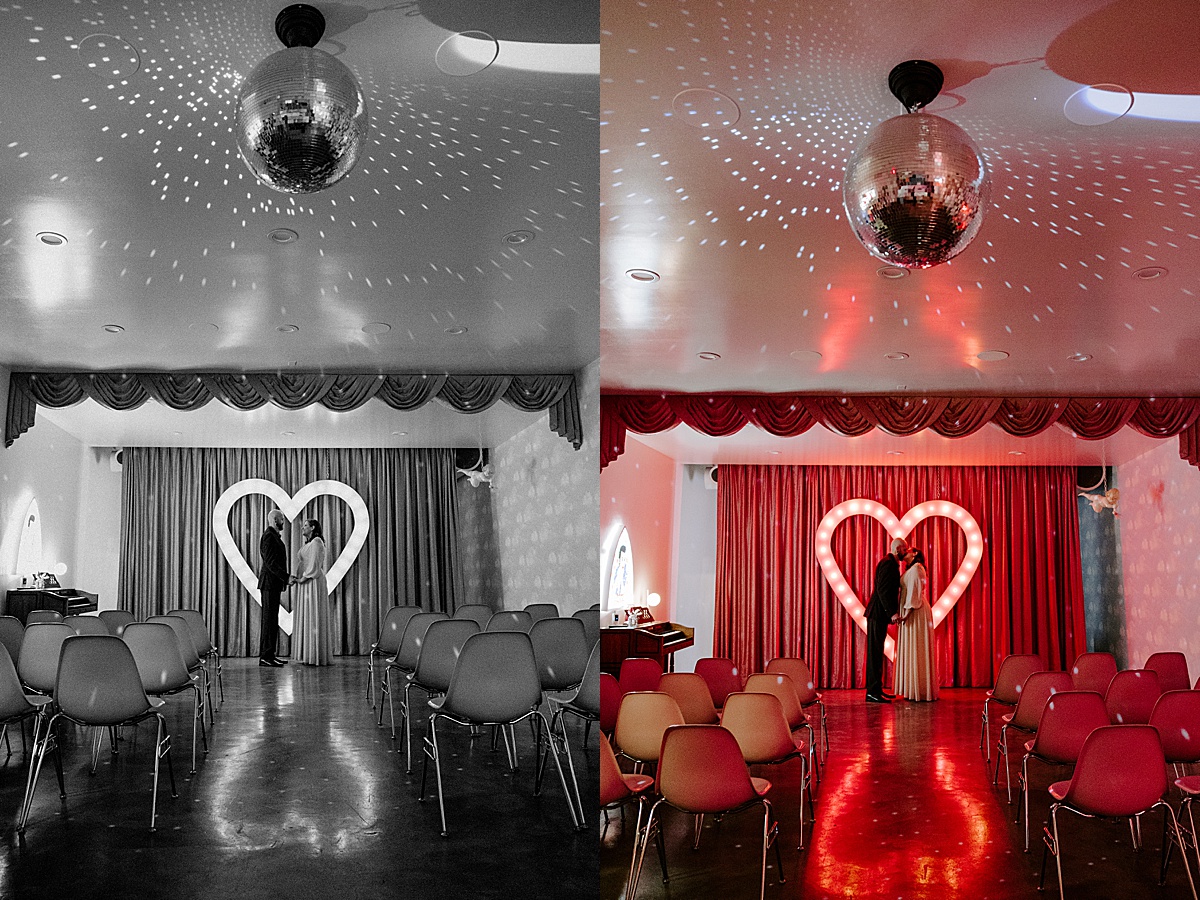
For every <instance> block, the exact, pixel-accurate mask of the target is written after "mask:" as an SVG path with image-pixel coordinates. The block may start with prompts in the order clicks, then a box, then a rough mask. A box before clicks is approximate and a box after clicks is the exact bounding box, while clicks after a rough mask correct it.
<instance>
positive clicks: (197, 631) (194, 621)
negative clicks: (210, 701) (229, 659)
mask: <svg viewBox="0 0 1200 900" xmlns="http://www.w3.org/2000/svg"><path fill="white" fill-rule="evenodd" d="M167 615H168V616H179V618H181V619H183V621H185V622H187V624H188V630H189V631H191V633H192V643H193V644H195V645H196V652H197V653H198V654H199V655H200V658H201V659H202V660H204V662H205V664H206V665H207V664H209V663H212V672H211V673H209V674H208V679H209V680H210V681H211V680H212V677H213V675H216V678H217V696H219V697H220V698H221V702H222V703H224V702H225V682H224V679H223V678H222V677H221V673H222V669H221V651H220V650H218V649H217V645H216V644H214V643H213V642H212V636H211V635H210V634H209V633H208V621H207V620H206V619H205V618H204V614H203V613H202V612H200V610H198V609H172V610H169V611H168V612H167Z"/></svg>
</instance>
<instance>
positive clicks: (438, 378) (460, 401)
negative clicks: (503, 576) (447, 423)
mask: <svg viewBox="0 0 1200 900" xmlns="http://www.w3.org/2000/svg"><path fill="white" fill-rule="evenodd" d="M89 397H90V398H91V399H92V400H95V401H96V402H97V403H99V404H100V405H102V406H106V407H108V408H109V409H118V410H126V409H137V408H138V407H139V406H141V405H142V404H143V403H145V402H146V401H147V400H155V401H157V402H159V403H161V404H163V405H164V406H169V407H170V408H171V409H178V410H192V409H199V408H200V407H202V406H204V405H205V404H206V403H208V402H209V401H210V400H213V399H214V398H215V399H217V400H219V401H220V402H222V403H224V404H225V405H226V406H230V407H232V408H233V409H238V410H252V409H258V408H259V407H260V406H263V405H265V404H267V403H273V404H275V405H276V406H278V407H281V408H282V409H289V410H295V409H302V408H303V407H306V406H310V405H312V404H314V403H319V404H321V406H324V407H325V408H326V409H329V410H332V411H333V412H345V411H346V410H351V409H356V408H358V407H360V406H362V405H363V404H364V403H366V402H367V401H368V400H371V399H372V398H374V399H377V400H381V401H382V402H384V403H386V404H387V405H388V406H390V407H391V408H392V409H398V410H412V409H417V408H418V407H420V406H424V405H425V404H426V403H428V402H429V401H430V400H432V399H434V398H435V397H436V398H437V399H439V400H441V401H442V402H443V403H445V404H446V405H448V406H449V407H451V408H452V409H455V410H457V411H458V412H461V413H477V412H482V411H483V410H485V409H488V408H489V407H491V406H492V405H493V404H495V403H496V402H497V401H500V400H503V401H504V402H505V403H507V404H509V405H510V406H513V407H515V408H517V409H519V410H521V411H523V412H540V411H542V410H549V411H550V429H551V430H552V431H553V432H554V433H555V434H558V435H560V436H561V437H564V438H566V439H567V440H568V441H570V442H571V445H572V446H573V447H574V448H575V449H576V450H578V449H579V448H580V446H581V445H582V443H583V420H582V418H581V416H580V411H579V388H578V386H577V385H576V382H575V376H574V375H336V374H316V373H307V374H305V373H295V374H293V373H289V374H277V373H254V372H248V373H245V374H230V373H219V372H187V373H184V372H13V373H12V376H11V377H10V379H9V386H8V415H7V417H6V420H5V423H4V446H6V447H9V446H12V443H13V441H15V440H16V439H17V438H18V437H20V436H21V435H22V434H24V433H25V432H26V431H28V430H29V429H30V428H32V427H33V424H34V418H35V415H36V412H37V407H39V406H44V407H47V408H48V409H61V408H63V407H66V406H73V405H74V404H76V403H79V402H81V401H82V400H84V399H86V398H89Z"/></svg>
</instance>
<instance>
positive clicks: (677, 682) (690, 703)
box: [658, 672, 721, 725]
mask: <svg viewBox="0 0 1200 900" xmlns="http://www.w3.org/2000/svg"><path fill="white" fill-rule="evenodd" d="M658 690H659V691H660V692H661V693H664V694H670V695H671V696H672V697H674V698H675V702H676V703H678V704H679V711H680V712H681V713H683V721H684V722H686V723H687V724H688V725H719V724H720V722H721V717H720V715H718V713H717V708H716V707H715V706H713V702H712V696H711V695H710V694H709V693H708V685H707V684H705V683H704V679H703V678H701V677H700V676H699V675H697V674H696V673H695V672H667V673H665V674H664V675H663V677H662V679H661V680H660V681H659V682H658Z"/></svg>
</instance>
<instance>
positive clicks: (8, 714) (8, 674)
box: [0, 644, 62, 780]
mask: <svg viewBox="0 0 1200 900" xmlns="http://www.w3.org/2000/svg"><path fill="white" fill-rule="evenodd" d="M49 705H50V698H49V697H43V696H39V695H29V694H26V693H25V689H24V688H22V687H21V679H20V678H18V677H17V667H16V666H14V665H13V662H12V657H11V656H9V655H8V650H7V649H6V648H5V647H4V645H3V644H0V729H2V733H3V734H4V740H5V742H6V743H7V741H8V726H9V725H19V726H20V727H21V747H22V749H24V748H25V746H26V745H25V720H26V719H29V718H33V717H35V716H36V717H38V718H37V719H36V721H35V722H34V726H33V739H34V742H35V743H36V741H37V736H38V731H39V728H40V725H41V718H42V715H43V713H44V711H45V709H46V708H47V707H48V706H49ZM8 755H9V756H12V746H11V745H9V748H8ZM61 778H62V771H61V767H60V770H59V779H60V780H61Z"/></svg>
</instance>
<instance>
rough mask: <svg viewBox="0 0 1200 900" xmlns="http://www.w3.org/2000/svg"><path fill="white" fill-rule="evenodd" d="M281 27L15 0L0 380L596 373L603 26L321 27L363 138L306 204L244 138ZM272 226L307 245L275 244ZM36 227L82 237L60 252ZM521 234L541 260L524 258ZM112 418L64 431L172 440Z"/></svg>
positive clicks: (465, 13) (0, 250)
mask: <svg viewBox="0 0 1200 900" xmlns="http://www.w3.org/2000/svg"><path fill="white" fill-rule="evenodd" d="M285 5H287V4H286V3H285V2H283V0H273V2H262V0H249V2H247V0H226V2H220V0H204V2H195V0H144V2H139V3H135V4H128V3H123V2H115V0H114V2H110V0H90V2H87V3H69V2H65V0H54V2H43V3H36V4H7V5H0V83H2V84H3V85H4V89H3V91H2V92H0V134H2V135H3V140H2V141H0V311H2V317H3V331H4V340H3V341H2V342H0V366H5V367H8V368H10V369H22V368H40V369H60V368H63V369H94V370H114V371H120V370H124V371H134V370H208V371H327V372H421V371H436V372H445V371H450V372H490V373H509V372H521V373H524V372H569V371H575V370H579V369H582V368H583V367H584V366H586V365H587V364H589V363H591V362H593V361H594V360H595V359H596V358H597V356H598V354H599V349H598V337H597V333H598V324H599V313H598V306H597V301H596V297H597V286H596V272H597V267H598V237H597V235H598V224H597V214H596V171H597V144H598V137H597V134H598V117H597V109H598V92H597V86H598V78H597V71H598V65H599V47H598V44H597V29H596V23H597V18H598V13H597V11H596V10H597V6H596V4H595V3H587V2H584V3H572V4H559V3H555V2H552V0H510V2H505V3H502V4H499V3H498V4H475V3H470V4H468V3H463V2H459V0H423V2H421V3H420V4H417V3H390V2H388V3H385V2H373V3H349V2H346V3H341V2H325V0H320V2H317V3H315V4H313V5H315V6H317V7H318V8H319V9H321V10H322V12H323V13H324V15H325V17H326V20H327V26H326V32H325V37H324V38H323V40H322V42H321V43H320V44H319V45H318V47H319V48H320V49H323V50H326V51H328V52H330V53H333V54H335V55H336V56H338V58H339V59H341V60H342V62H344V63H346V65H348V66H349V67H350V68H351V70H352V71H353V72H354V73H355V74H356V76H357V78H358V80H359V82H360V84H361V86H362V89H363V93H364V95H365V97H366V99H367V104H368V107H369V111H370V128H371V134H370V139H369V142H368V144H367V148H366V150H365V152H364V155H363V157H362V158H361V159H360V160H359V163H358V166H357V168H356V169H355V170H354V171H353V172H352V173H351V174H350V175H349V176H348V177H347V178H346V179H345V180H344V181H342V182H341V183H339V184H337V185H335V186H334V187H332V188H329V189H327V190H325V191H322V192H320V193H317V194H310V195H300V196H291V195H286V194H281V193H276V192H274V191H272V190H270V189H268V188H266V187H262V186H260V185H259V184H257V183H256V181H255V180H254V178H253V176H252V175H251V174H250V172H249V171H248V170H247V169H246V167H245V165H244V164H243V163H242V161H241V159H240V157H239V156H238V152H237V146H236V141H235V138H234V133H233V131H232V122H233V115H234V111H235V102H236V95H237V90H238V86H239V84H240V82H241V80H242V79H243V77H244V76H245V75H246V74H247V73H248V72H249V71H250V69H251V68H253V66H254V65H256V64H257V63H258V62H260V61H261V60H263V59H264V58H266V57H267V56H268V55H270V54H271V53H273V52H275V51H276V50H278V49H281V47H282V45H281V44H280V43H279V41H278V39H277V38H276V36H275V33H274V27H273V23H274V19H275V16H276V14H277V13H278V11H279V10H280V9H282V8H283V7H284V6H285ZM463 32H472V33H484V34H486V35H490V36H491V38H492V39H494V40H495V41H496V45H495V46H496V49H497V50H498V55H497V57H496V60H495V62H494V63H492V64H491V65H490V66H488V67H487V68H485V69H483V70H482V71H479V72H476V73H474V74H470V75H456V74H446V72H447V71H450V72H454V71H461V70H460V69H458V68H456V67H457V65H458V64H460V63H461V62H462V58H463V57H462V54H458V55H456V53H455V47H461V46H462V45H463V43H464V42H467V43H470V44H472V46H478V45H479V44H480V43H481V42H482V41H483V38H480V37H479V36H478V35H476V36H475V37H473V38H456V37H455V36H456V35H459V34H461V33H463ZM101 45H103V47H102V46H101ZM90 63H98V65H96V66H95V67H91V66H90V65H89V64H90ZM112 71H116V72H117V74H116V75H113V74H111V73H112ZM278 228H288V229H291V230H293V231H295V232H296V233H297V235H298V239H297V240H296V241H295V242H294V243H291V244H287V245H280V244H276V243H274V242H273V241H272V240H271V239H270V238H269V237H268V234H269V233H270V232H271V231H273V230H275V229H278ZM42 231H54V232H59V233H61V234H63V235H65V236H66V237H67V241H68V242H67V244H66V245H65V246H60V247H48V246H45V245H44V244H42V243H40V242H39V241H38V239H37V237H36V235H37V234H38V233H39V232H42ZM514 231H525V232H529V233H530V234H531V235H532V236H533V239H532V240H531V241H528V242H526V243H522V244H519V245H513V244H510V243H507V242H506V241H505V236H506V235H508V234H510V233H511V232H514ZM105 325H120V326H122V327H123V329H124V330H123V331H121V332H120V333H118V334H109V333H107V332H105V331H104V330H103V326H105ZM285 325H295V326H298V327H299V330H297V331H291V332H284V331H280V330H279V329H280V327H281V326H285ZM383 326H387V327H386V329H385V328H384V327H383ZM452 327H465V328H466V329H467V331H466V333H465V334H459V335H455V334H450V333H448V332H447V330H446V329H448V328H452ZM364 329H366V330H364ZM377 332H382V333H377ZM367 409H368V410H369V414H364V415H363V416H359V417H357V419H358V422H356V425H355V427H356V428H357V427H359V426H360V425H361V427H362V428H364V429H368V430H369V432H368V435H369V436H364V435H362V434H359V435H358V436H357V437H355V438H354V440H356V441H368V442H371V441H374V440H375V439H376V437H377V436H378V435H379V434H381V433H382V432H385V431H386V432H387V436H388V437H389V438H390V437H391V431H393V430H410V431H411V429H408V428H403V427H399V428H398V427H397V426H396V425H395V421H396V420H395V418H394V417H391V416H387V415H383V416H381V417H379V418H378V420H377V419H376V416H375V413H376V412H377V411H379V410H383V409H384V407H383V406H382V404H374V403H372V404H368V407H367ZM433 412H435V410H434V409H433V408H430V409H429V410H427V413H433ZM217 414H218V411H217V410H216V408H215V405H214V410H213V411H212V415H217ZM122 415H124V414H119V413H115V412H114V413H108V414H101V415H98V416H97V415H92V414H90V413H88V412H87V411H86V410H85V409H84V408H83V407H82V406H81V407H79V408H77V412H67V413H60V414H57V415H56V417H55V421H57V422H58V423H59V424H60V425H62V427H64V428H66V429H67V430H68V431H72V432H73V433H78V434H80V435H82V436H83V437H82V439H83V440H84V441H85V442H86V443H90V444H96V445H103V444H114V443H149V444H155V443H176V442H181V441H179V436H178V435H173V434H171V432H173V431H175V430H180V429H179V428H177V427H175V426H174V425H173V424H172V423H170V422H167V421H166V420H165V419H161V420H160V419H158V418H156V417H155V416H153V415H151V414H150V410H146V411H145V414H143V415H141V416H140V418H139V416H138V415H131V416H130V417H129V418H128V419H127V420H123V421H121V422H120V423H117V422H115V421H110V419H116V418H117V417H120V416H122ZM404 416H405V417H406V421H410V422H414V421H415V422H419V423H421V424H420V425H419V426H414V427H420V428H428V429H429V431H428V434H427V435H423V436H422V437H421V438H420V439H419V440H415V442H416V443H419V444H426V445H428V444H429V443H432V441H434V440H438V441H440V440H453V441H456V442H457V441H462V442H463V444H464V445H466V446H470V445H473V444H475V443H477V441H478V440H479V431H480V426H481V424H482V425H483V426H484V427H483V431H484V440H485V442H487V443H489V444H494V443H496V442H498V441H499V440H503V438H504V436H505V435H507V434H509V433H510V430H511V427H512V421H510V420H508V419H507V417H506V416H505V415H504V414H499V415H497V416H489V417H484V418H476V417H474V416H462V415H460V414H458V413H453V412H444V413H443V414H442V417H441V418H438V417H436V416H430V415H417V414H413V413H408V414H404ZM354 418H355V417H350V418H347V419H342V420H339V422H340V423H347V422H350V421H351V420H352V419H354ZM263 419H264V422H263V427H262V428H261V429H258V428H256V429H254V430H255V431H257V432H258V433H259V434H263V435H267V438H265V439H264V441H263V442H264V443H271V440H270V439H269V436H270V435H271V434H272V432H275V433H277V432H279V431H283V430H292V429H291V428H290V427H289V426H288V425H287V424H286V423H287V422H291V423H293V425H296V426H297V427H296V428H295V430H296V431H297V435H296V436H294V440H296V441H297V442H298V443H299V444H300V445H301V446H309V445H314V446H315V445H320V444H321V443H323V442H324V441H325V440H326V439H327V434H326V432H324V431H321V428H323V427H325V426H324V423H323V420H322V416H321V415H320V414H314V415H313V416H311V417H308V418H301V417H297V416H296V415H295V414H286V415H284V414H282V413H281V412H279V414H277V415H274V416H272V414H271V413H269V412H268V413H264V414H263ZM460 419H461V420H463V421H457V420H460ZM281 423H282V424H281ZM309 423H311V427H312V429H313V430H312V431H306V430H305V429H307V428H309V427H310V425H309ZM212 424H213V423H211V422H207V423H205V425H204V426H201V425H200V424H199V420H193V423H192V427H190V428H189V429H184V430H185V435H189V437H187V440H185V441H182V442H183V443H191V442H192V439H191V437H190V435H191V434H193V433H196V434H198V437H197V438H196V440H198V441H201V442H207V440H208V439H209V438H208V435H207V433H206V432H207V427H208V426H209V425H212ZM341 427H342V428H343V430H346V429H345V427H344V424H343V425H342V426H341ZM238 430H239V423H238V422H236V421H234V422H232V423H231V425H230V430H229V432H228V434H234V433H235V432H237V431H238ZM242 430H244V429H242ZM460 432H465V437H464V435H463V434H460ZM164 433H166V434H168V438H164V437H162V435H163V434H164ZM118 438H119V440H118ZM172 438H173V440H172ZM231 439H236V438H231ZM346 442H347V441H340V443H346Z"/></svg>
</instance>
